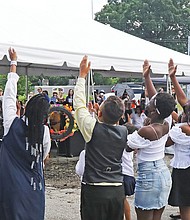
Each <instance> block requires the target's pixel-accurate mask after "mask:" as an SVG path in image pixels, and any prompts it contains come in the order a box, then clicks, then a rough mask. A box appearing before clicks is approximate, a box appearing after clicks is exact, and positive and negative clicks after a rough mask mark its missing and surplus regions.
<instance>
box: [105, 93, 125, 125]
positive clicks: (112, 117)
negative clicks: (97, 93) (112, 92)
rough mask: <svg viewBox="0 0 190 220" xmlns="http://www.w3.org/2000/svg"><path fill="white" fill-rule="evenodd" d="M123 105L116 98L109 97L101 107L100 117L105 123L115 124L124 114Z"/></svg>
mask: <svg viewBox="0 0 190 220" xmlns="http://www.w3.org/2000/svg"><path fill="white" fill-rule="evenodd" d="M124 110H125V107H124V103H123V102H122V100H121V99H120V98H119V97H117V96H109V97H108V98H107V99H106V100H105V101H104V102H103V107H102V117H103V120H104V122H105V123H107V124H115V123H117V122H118V121H119V120H120V118H121V117H122V115H123V114H124Z"/></svg>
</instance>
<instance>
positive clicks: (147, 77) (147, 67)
mask: <svg viewBox="0 0 190 220" xmlns="http://www.w3.org/2000/svg"><path fill="white" fill-rule="evenodd" d="M150 71H151V66H150V65H149V62H148V60H145V61H144V64H143V76H144V79H145V86H146V89H147V92H148V97H149V99H151V98H152V96H154V95H155V94H156V93H157V92H156V89H155V87H154V85H153V83H152V80H151V78H150Z"/></svg>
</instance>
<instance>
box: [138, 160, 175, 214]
mask: <svg viewBox="0 0 190 220" xmlns="http://www.w3.org/2000/svg"><path fill="white" fill-rule="evenodd" d="M137 171H138V176H137V179H136V185H135V207H136V208H141V209H143V210H151V209H160V208H162V207H164V206H166V205H167V204H168V197H169V193H170V189H171V184H172V180H171V174H170V171H169V169H168V167H167V166H166V164H165V162H164V161H163V160H162V159H161V160H157V161H149V162H143V163H139V164H138V170H137Z"/></svg>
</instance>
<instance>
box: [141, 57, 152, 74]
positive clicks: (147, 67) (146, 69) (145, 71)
mask: <svg viewBox="0 0 190 220" xmlns="http://www.w3.org/2000/svg"><path fill="white" fill-rule="evenodd" d="M150 71H151V65H150V64H149V62H148V60H145V61H144V64H143V76H144V77H147V76H149V75H150Z"/></svg>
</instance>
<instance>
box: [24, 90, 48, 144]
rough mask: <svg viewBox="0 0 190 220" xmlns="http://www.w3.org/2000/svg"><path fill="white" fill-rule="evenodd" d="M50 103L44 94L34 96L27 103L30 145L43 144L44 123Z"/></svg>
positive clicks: (27, 134)
mask: <svg viewBox="0 0 190 220" xmlns="http://www.w3.org/2000/svg"><path fill="white" fill-rule="evenodd" d="M48 110H49V103H48V101H47V100H46V99H45V97H44V95H43V94H37V95H35V96H33V97H32V98H31V99H30V100H29V101H28V103H27V105H26V111H25V117H26V119H25V120H26V124H27V133H26V137H27V138H28V143H29V145H35V144H42V140H43V125H44V123H45V121H46V120H47V116H48Z"/></svg>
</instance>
